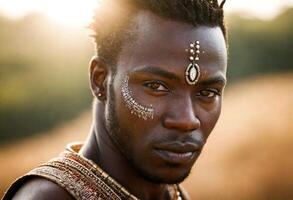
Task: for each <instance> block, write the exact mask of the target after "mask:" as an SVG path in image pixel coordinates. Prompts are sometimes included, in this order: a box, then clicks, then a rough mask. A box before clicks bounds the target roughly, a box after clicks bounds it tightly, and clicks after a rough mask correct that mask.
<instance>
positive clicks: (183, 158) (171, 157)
mask: <svg viewBox="0 0 293 200" xmlns="http://www.w3.org/2000/svg"><path fill="white" fill-rule="evenodd" d="M201 149H202V147H200V146H198V145H196V144H193V143H178V142H175V143H169V144H161V145H158V146H156V147H155V153H156V154H157V155H158V156H159V157H160V158H161V159H163V160H164V161H166V162H168V163H172V164H177V165H182V164H187V163H188V162H190V161H192V160H193V158H194V157H197V156H199V154H200V152H201Z"/></svg>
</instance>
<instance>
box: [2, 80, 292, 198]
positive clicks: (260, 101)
mask: <svg viewBox="0 0 293 200" xmlns="http://www.w3.org/2000/svg"><path fill="white" fill-rule="evenodd" d="M292 88H293V74H286V75H279V76H266V77H259V78H253V79H251V80H245V81H242V82H240V83H237V84H235V85H232V86H230V87H229V88H227V90H226V94H225V101H224V106H223V112H222V116H221V119H220V121H219V123H218V125H217V127H216V130H215V131H214V132H213V134H212V135H211V137H210V139H209V141H208V143H207V145H206V148H205V150H204V152H203V154H202V156H201V158H200V159H199V161H198V162H197V164H196V166H195V167H194V169H193V171H192V173H191V175H190V176H189V178H188V179H187V180H186V181H185V183H184V185H185V187H186V189H187V190H188V191H189V193H190V196H191V199H194V200H196V199H200V200H212V199H213V200H232V199H233V200H235V199H237V200H292V199H293V156H292V153H293V92H292ZM90 118H91V117H90V114H89V112H87V113H85V114H82V115H81V116H80V117H79V118H78V119H76V120H74V121H72V122H69V123H66V124H63V125H60V126H58V127H56V128H54V129H53V130H51V131H49V132H48V133H46V134H42V135H41V136H36V137H34V138H29V139H26V140H24V141H21V142H18V143H14V144H9V145H6V146H2V147H1V149H0V197H1V196H2V194H3V191H4V190H5V189H6V188H7V187H8V185H9V184H10V183H11V182H12V181H13V180H14V179H15V178H16V177H18V176H20V175H21V174H23V173H25V172H26V171H28V170H29V169H31V168H33V167H34V166H36V165H38V164H40V163H42V162H45V161H46V160H48V159H49V158H50V157H53V156H54V155H57V154H58V153H59V152H60V151H62V149H63V148H64V146H65V145H66V143H68V142H70V141H72V140H74V141H76V140H83V139H84V138H85V137H86V135H87V132H88V130H89V128H90V121H91V119H90Z"/></svg>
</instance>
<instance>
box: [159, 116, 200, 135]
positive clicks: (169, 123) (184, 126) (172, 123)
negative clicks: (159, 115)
mask: <svg viewBox="0 0 293 200" xmlns="http://www.w3.org/2000/svg"><path fill="white" fill-rule="evenodd" d="M163 126H164V127H165V128H167V129H177V130H180V131H184V132H188V131H193V130H196V129H199V128H200V120H199V119H198V118H197V117H196V116H192V117H188V118H187V117H182V116H181V117H180V116H177V117H176V116H173V117H170V116H169V117H166V118H165V119H164V121H163Z"/></svg>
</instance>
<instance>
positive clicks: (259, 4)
mask: <svg viewBox="0 0 293 200" xmlns="http://www.w3.org/2000/svg"><path fill="white" fill-rule="evenodd" d="M98 2H99V0H0V14H4V15H8V16H10V17H22V16H23V15H26V14H28V13H30V12H39V13H42V14H45V15H47V16H49V17H50V18H51V19H53V20H54V21H57V22H61V23H63V24H67V25H74V26H82V25H87V24H88V23H89V22H90V20H91V17H92V12H93V10H94V8H95V7H97V6H98ZM292 5H293V0H278V1H276V0H246V1H243V0H233V1H227V2H226V11H227V12H228V13H231V12H244V13H246V14H248V16H257V17H260V18H267V19H270V18H272V17H274V16H275V15H277V14H278V12H279V11H280V10H281V9H282V8H283V7H284V6H292Z"/></svg>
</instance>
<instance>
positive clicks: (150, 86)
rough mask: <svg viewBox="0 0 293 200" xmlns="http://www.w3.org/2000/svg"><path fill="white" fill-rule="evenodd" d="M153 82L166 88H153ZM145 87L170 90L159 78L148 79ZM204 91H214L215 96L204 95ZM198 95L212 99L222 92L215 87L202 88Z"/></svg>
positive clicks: (155, 90) (156, 90) (162, 90)
mask: <svg viewBox="0 0 293 200" xmlns="http://www.w3.org/2000/svg"><path fill="white" fill-rule="evenodd" d="M152 84H159V87H158V88H160V87H161V86H163V87H164V88H165V89H161V90H158V88H157V89H155V88H153V87H152ZM143 85H144V86H145V87H147V88H149V89H151V90H153V91H154V92H168V91H169V89H168V88H167V87H166V86H165V84H164V83H162V82H161V81H158V80H155V81H148V82H146V83H144V84H143ZM202 92H211V93H214V94H213V96H211V97H209V96H208V95H202ZM197 96H199V97H206V98H209V99H212V98H215V97H216V96H222V93H221V91H219V90H217V89H214V88H207V89H205V90H201V91H200V92H199V93H198V94H197Z"/></svg>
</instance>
